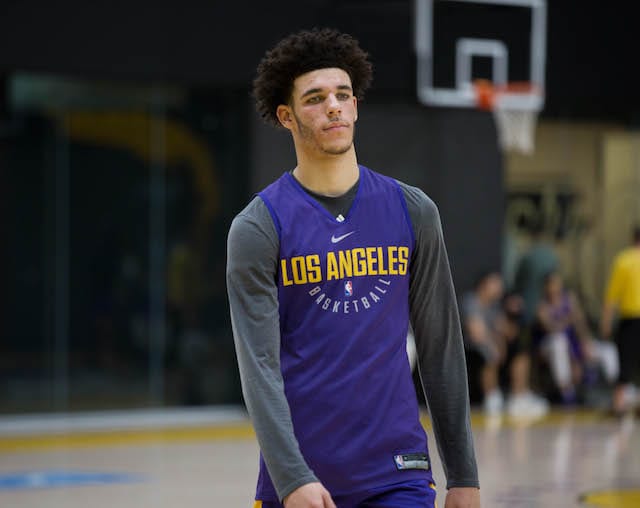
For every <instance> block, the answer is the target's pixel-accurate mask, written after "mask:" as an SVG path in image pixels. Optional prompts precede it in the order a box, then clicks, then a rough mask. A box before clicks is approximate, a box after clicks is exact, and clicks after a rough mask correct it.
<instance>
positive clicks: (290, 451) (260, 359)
mask: <svg viewBox="0 0 640 508" xmlns="http://www.w3.org/2000/svg"><path fill="white" fill-rule="evenodd" d="M278 250H279V239H278V235H277V232H276V230H275V227H274V226H273V221H272V219H271V216H270V215H269V212H268V210H267V208H266V206H265V205H264V203H263V202H262V200H261V199H260V198H255V199H254V200H253V201H252V202H251V203H250V204H249V206H247V208H245V210H244V211H243V212H242V213H241V214H239V215H238V216H237V217H236V218H235V220H234V221H233V223H232V225H231V228H230V230H229V236H228V239H227V291H228V295H229V307H230V310H231V323H232V326H233V336H234V341H235V346H236V354H237V357H238V366H239V369H240V379H241V382H242V393H243V395H244V400H245V404H246V406H247V410H248V411H249V415H250V417H251V420H252V422H253V426H254V428H255V431H256V436H257V438H258V443H259V445H260V450H261V452H262V456H263V458H264V461H265V463H266V465H267V469H268V470H269V475H270V476H271V479H272V481H273V484H274V486H275V488H276V491H277V494H278V497H279V498H280V500H282V499H284V498H285V497H286V496H288V495H289V494H290V493H291V492H293V491H294V490H296V489H297V488H298V487H301V486H302V485H305V484H308V483H312V482H317V481H318V479H317V478H316V477H315V475H314V474H313V472H312V471H311V469H310V468H309V466H308V465H307V463H306V462H305V460H304V458H303V456H302V453H301V452H300V449H299V446H298V442H297V440H296V437H295V434H294V431H293V424H292V422H291V413H290V410H289V405H288V402H287V399H286V397H285V393H284V383H283V380H282V373H281V371H280V321H279V313H278V289H277V286H276V266H277V257H278Z"/></svg>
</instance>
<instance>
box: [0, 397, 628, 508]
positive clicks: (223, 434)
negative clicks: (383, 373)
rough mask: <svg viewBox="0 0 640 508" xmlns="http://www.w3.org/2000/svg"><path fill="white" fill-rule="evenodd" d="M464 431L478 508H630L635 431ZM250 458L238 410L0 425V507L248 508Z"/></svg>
mask: <svg viewBox="0 0 640 508" xmlns="http://www.w3.org/2000/svg"><path fill="white" fill-rule="evenodd" d="M424 423H425V427H426V428H427V432H428V434H429V437H430V439H431V443H432V446H431V448H432V449H431V454H432V462H433V465H434V472H435V476H436V481H437V482H438V483H439V490H438V493H439V500H440V503H439V504H440V506H443V501H444V488H443V485H444V477H443V473H442V467H441V464H440V461H439V460H438V454H437V451H436V447H435V444H434V443H433V438H432V432H431V429H430V427H429V423H428V418H427V417H426V416H425V419H424ZM472 425H473V429H474V436H475V442H476V449H477V455H478V462H479V467H480V479H481V483H482V489H481V497H482V503H483V507H484V508H494V507H510V508H536V507H540V508H543V507H544V508H570V507H618V508H632V507H633V508H639V507H640V427H639V422H638V420H637V419H636V420H634V419H632V418H627V419H623V420H617V419H612V418H610V417H606V416H604V415H603V414H601V413H597V412H588V411H584V412H582V411H573V412H569V411H554V412H552V413H550V414H549V415H548V416H547V417H545V418H543V419H541V420H538V421H529V422H527V421H514V420H510V419H509V418H497V419H487V418H484V417H483V416H482V415H480V414H474V415H473V421H472ZM257 455H258V447H257V444H256V441H255V437H254V434H253V432H252V429H251V426H250V425H249V423H248V421H247V420H246V418H245V416H244V414H243V412H242V411H241V410H240V409H238V408H207V409H202V410H179V411H178V410H176V411H172V410H166V411H150V410H149V411H128V412H119V413H115V412H114V413H97V414H96V413H94V414H85V415H74V416H65V415H58V416H50V415H49V416H38V415H34V416H30V417H20V418H16V417H0V507H2V508H9V507H10V508H49V507H50V508H54V507H55V508H80V507H82V508H87V507H88V508H103V507H104V508H106V507H109V508H112V507H119V508H146V507H153V508H160V507H171V508H201V507H211V508H236V507H237V508H247V507H251V506H252V499H253V491H254V485H255V477H256V473H257Z"/></svg>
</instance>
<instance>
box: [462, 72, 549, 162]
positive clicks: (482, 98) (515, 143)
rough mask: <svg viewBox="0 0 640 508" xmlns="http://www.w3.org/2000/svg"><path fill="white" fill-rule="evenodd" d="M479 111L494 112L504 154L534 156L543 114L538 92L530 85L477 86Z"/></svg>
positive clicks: (481, 84)
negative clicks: (541, 113)
mask: <svg viewBox="0 0 640 508" xmlns="http://www.w3.org/2000/svg"><path fill="white" fill-rule="evenodd" d="M474 88H475V92H476V104H477V106H478V108H479V109H482V110H485V111H491V112H492V113H493V118H494V120H495V123H496V130H497V132H498V142H499V144H500V147H501V148H502V150H505V151H506V150H512V151H516V152H520V153H524V154H531V153H533V150H534V148H535V139H534V135H535V128H536V123H537V121H538V113H539V112H540V105H541V98H540V93H539V91H538V90H537V89H536V88H535V87H534V86H532V85H531V83H507V84H506V85H503V86H499V87H496V86H495V85H494V84H493V83H492V82H490V81H486V80H478V81H476V82H475V83H474Z"/></svg>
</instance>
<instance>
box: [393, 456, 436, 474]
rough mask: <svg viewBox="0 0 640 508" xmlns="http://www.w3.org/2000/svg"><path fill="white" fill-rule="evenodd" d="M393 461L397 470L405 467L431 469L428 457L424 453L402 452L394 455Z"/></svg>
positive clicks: (402, 469)
mask: <svg viewBox="0 0 640 508" xmlns="http://www.w3.org/2000/svg"><path fill="white" fill-rule="evenodd" d="M393 461H394V462H395V464H396V468H397V469H398V471H404V470H405V469H424V470H425V471H429V469H431V464H429V457H428V455H427V454H426V453H403V454H402V455H394V456H393Z"/></svg>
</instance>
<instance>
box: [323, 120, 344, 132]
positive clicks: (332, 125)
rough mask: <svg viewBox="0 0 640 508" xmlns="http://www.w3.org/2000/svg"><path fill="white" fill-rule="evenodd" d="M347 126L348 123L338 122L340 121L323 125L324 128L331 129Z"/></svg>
mask: <svg viewBox="0 0 640 508" xmlns="http://www.w3.org/2000/svg"><path fill="white" fill-rule="evenodd" d="M347 127H349V124H347V123H342V122H340V123H335V124H330V125H328V126H327V127H325V128H324V130H325V131H333V130H337V129H346V128H347Z"/></svg>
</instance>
